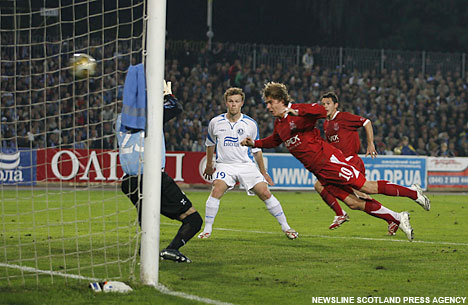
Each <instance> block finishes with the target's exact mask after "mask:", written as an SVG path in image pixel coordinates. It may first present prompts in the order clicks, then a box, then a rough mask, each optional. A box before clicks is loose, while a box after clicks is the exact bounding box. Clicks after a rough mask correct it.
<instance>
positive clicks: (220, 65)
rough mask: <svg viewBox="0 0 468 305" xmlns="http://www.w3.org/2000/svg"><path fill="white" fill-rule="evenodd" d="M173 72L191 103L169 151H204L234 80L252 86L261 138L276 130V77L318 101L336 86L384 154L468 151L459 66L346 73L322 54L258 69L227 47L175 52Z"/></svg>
mask: <svg viewBox="0 0 468 305" xmlns="http://www.w3.org/2000/svg"><path fill="white" fill-rule="evenodd" d="M218 49H221V51H218ZM165 75H166V79H168V80H171V81H172V82H173V92H174V93H175V95H176V96H177V97H178V98H179V99H180V100H181V101H182V102H183V104H184V107H185V113H184V114H183V115H181V116H180V117H179V118H178V119H177V120H174V121H172V122H170V123H169V125H167V127H166V139H168V143H167V148H168V150H188V151H203V150H204V146H203V144H204V137H205V135H206V125H207V123H208V122H209V119H211V118H212V117H214V116H216V115H218V114H220V113H223V112H225V106H224V103H223V93H224V90H225V89H226V88H227V87H229V86H236V87H240V88H242V89H244V91H245V93H246V101H245V104H244V107H243V112H244V113H245V114H247V115H249V116H251V117H252V118H254V119H256V120H257V122H258V124H259V130H260V136H261V137H264V136H268V135H270V134H271V132H272V130H273V120H272V119H271V117H270V116H269V114H268V112H267V111H266V107H265V104H264V103H263V102H262V99H261V96H260V92H261V89H262V88H263V86H264V84H265V83H266V82H268V81H276V82H283V83H285V84H286V85H287V86H288V89H289V92H290V94H291V95H292V97H293V99H294V100H295V101H296V102H298V103H314V102H317V101H318V100H319V97H320V95H321V94H323V93H324V92H326V91H330V90H333V91H335V92H336V93H337V94H338V96H339V98H340V101H341V103H340V104H341V106H340V108H341V110H343V111H349V112H352V113H355V114H358V115H361V116H364V117H366V118H368V119H370V120H371V121H372V123H373V126H374V134H375V142H376V143H375V144H376V148H377V151H378V153H379V154H382V155H390V154H403V155H425V156H446V157H453V156H468V138H467V131H468V124H467V121H466V113H467V103H466V94H467V92H468V88H467V86H468V77H467V78H465V79H462V78H461V75H460V74H459V73H457V72H456V73H453V74H452V73H446V74H445V75H443V74H442V73H441V72H438V73H436V74H435V75H422V74H421V73H415V72H414V71H413V70H412V69H409V70H401V69H400V70H398V71H396V70H393V71H385V70H383V71H382V72H381V73H376V72H375V71H362V72H358V71H346V72H345V73H342V74H339V73H338V72H337V71H332V70H328V69H322V68H321V66H320V61H319V59H317V58H316V59H315V64H314V65H312V66H310V64H309V65H308V63H307V62H304V64H303V65H300V66H298V65H293V66H287V67H284V66H282V65H281V64H277V65H275V66H272V65H265V64H261V65H259V66H258V67H257V68H256V69H255V70H252V69H251V63H250V62H248V61H247V62H246V63H244V64H241V62H240V60H238V58H237V56H236V54H235V52H233V50H232V49H228V50H224V49H223V48H222V46H221V48H215V49H214V50H213V51H212V52H210V51H208V49H203V50H202V52H199V53H197V54H193V53H191V52H190V51H187V50H182V51H181V52H179V53H173V54H171V53H169V54H168V60H167V63H166V71H165ZM361 138H362V139H365V135H363V136H362V137H361ZM362 143H363V144H364V143H366V142H365V140H364V141H362ZM283 151H286V150H284V149H283ZM361 152H365V145H362V146H361Z"/></svg>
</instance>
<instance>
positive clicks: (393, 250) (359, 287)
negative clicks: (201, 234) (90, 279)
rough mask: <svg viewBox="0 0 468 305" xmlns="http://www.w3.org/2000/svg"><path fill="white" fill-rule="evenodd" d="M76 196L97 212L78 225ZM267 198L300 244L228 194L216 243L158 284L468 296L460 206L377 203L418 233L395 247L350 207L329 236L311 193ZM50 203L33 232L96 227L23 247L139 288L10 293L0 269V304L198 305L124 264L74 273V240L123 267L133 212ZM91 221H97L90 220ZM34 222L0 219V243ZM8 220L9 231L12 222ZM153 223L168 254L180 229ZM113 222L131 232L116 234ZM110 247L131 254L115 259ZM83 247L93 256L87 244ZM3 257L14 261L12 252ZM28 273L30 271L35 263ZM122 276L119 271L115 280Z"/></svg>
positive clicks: (228, 295)
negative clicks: (146, 283)
mask: <svg viewBox="0 0 468 305" xmlns="http://www.w3.org/2000/svg"><path fill="white" fill-rule="evenodd" d="M21 195H22V194H20V196H18V193H15V196H16V197H18V198H20V197H24V198H27V197H28V196H29V195H30V194H26V195H24V196H21ZM187 195H188V196H189V198H190V199H191V200H192V202H193V203H194V205H195V207H196V208H197V209H198V210H199V211H200V213H201V214H202V215H203V214H204V203H205V200H206V198H207V196H208V193H207V192H187ZM2 196H3V197H2V202H3V209H5V210H7V211H9V213H6V211H2V213H3V214H14V213H13V212H15V211H17V209H18V207H17V206H16V202H14V201H9V200H5V199H6V198H10V197H11V196H13V195H12V194H10V193H8V192H6V191H3V193H2ZM68 196H70V197H68ZM73 196H78V197H81V196H84V197H85V198H79V200H78V201H80V202H81V201H82V200H83V202H86V200H88V199H89V200H91V201H93V202H95V204H93V205H92V208H91V209H90V208H88V207H87V208H86V211H82V209H79V210H80V211H82V212H83V213H82V214H83V215H78V216H77V215H75V214H76V210H77V209H76V208H71V202H73V200H72V199H74V198H75V197H73ZM275 196H276V197H277V198H278V199H279V200H280V201H281V203H282V205H283V208H284V211H285V213H286V216H287V217H288V221H289V223H290V225H291V227H293V228H294V229H296V230H297V231H298V232H299V234H300V236H299V238H298V239H297V240H288V239H287V238H286V237H285V236H284V235H283V233H282V232H281V230H280V227H279V225H278V224H277V223H276V220H275V219H274V218H273V217H272V216H271V215H270V214H269V213H268V211H267V210H266V209H265V207H264V204H263V203H262V202H261V201H260V200H259V199H257V198H256V197H248V196H247V195H246V194H245V192H230V193H228V194H226V195H225V197H224V198H223V199H222V201H221V207H220V211H219V213H218V217H217V218H216V222H215V229H214V231H213V235H212V238H210V239H208V240H199V239H196V238H195V239H193V240H191V241H190V242H189V243H188V244H187V245H186V246H184V247H183V248H182V249H181V251H182V252H183V253H184V254H186V255H187V256H188V257H190V258H191V259H192V260H193V263H192V264H175V263H173V262H168V261H162V262H161V263H160V275H159V276H160V282H161V283H162V284H164V285H165V286H167V287H168V288H170V289H172V290H175V291H181V292H185V293H188V294H193V295H197V296H199V297H204V298H209V299H215V300H219V301H223V302H229V303H234V304H311V298H312V297H320V296H324V297H326V296H338V297H351V296H354V297H356V298H357V297H367V296H376V297H379V296H380V297H392V296H394V297H398V296H399V297H405V296H415V297H421V296H423V297H434V296H467V294H468V293H467V291H468V269H467V268H468V267H467V266H468V221H467V219H468V196H466V195H444V194H437V195H429V197H430V198H431V200H432V210H431V211H430V212H426V211H424V210H423V209H422V208H420V207H419V206H418V205H417V204H415V203H414V202H413V201H411V200H409V199H406V198H390V197H384V196H376V198H377V199H378V200H380V201H381V202H382V203H384V204H385V205H386V206H387V207H389V208H391V209H393V210H395V211H403V210H407V211H409V212H410V213H411V223H412V225H413V228H414V230H415V241H414V242H413V243H410V242H408V241H406V238H405V236H404V234H403V233H401V232H398V233H397V235H396V236H393V237H390V236H386V229H387V226H386V223H385V222H383V221H381V220H379V219H376V218H373V217H370V216H368V215H367V214H365V213H363V212H358V211H349V209H348V212H349V214H350V217H351V221H350V222H349V223H346V224H344V225H343V226H342V227H341V228H339V229H337V230H335V231H330V230H328V225H329V224H330V222H331V220H332V219H333V214H332V212H331V210H330V209H329V208H328V207H326V206H325V204H323V203H322V202H321V200H320V198H319V196H318V195H317V194H316V193H314V192H293V191H289V192H275ZM16 197H15V198H16ZM49 197H50V195H49ZM111 197H114V198H111ZM41 198H42V197H41ZM109 198H111V199H109ZM52 199H53V201H55V204H56V207H60V209H57V210H56V211H54V212H53V213H52V214H47V213H46V212H43V213H44V215H43V216H42V217H38V216H36V217H35V220H34V221H35V222H36V224H37V223H40V219H42V218H47V217H46V215H49V220H51V219H59V220H60V219H69V220H73V219H76V218H78V219H81V218H84V216H88V215H92V216H93V217H95V219H93V220H92V221H88V222H83V223H80V224H79V225H68V226H59V225H57V226H55V227H54V228H53V229H52V230H51V231H50V229H49V231H48V230H47V229H46V228H45V227H40V228H39V229H38V230H35V232H32V233H31V236H21V238H22V240H25V239H26V240H27V238H34V239H37V240H47V239H48V238H50V235H51V234H52V237H53V238H54V239H53V240H55V237H56V238H57V240H59V239H60V237H62V236H63V237H66V238H67V239H66V241H65V242H63V245H64V246H65V248H66V253H71V254H70V255H66V261H67V263H68V264H69V265H70V270H69V269H66V270H67V272H69V273H75V272H77V271H80V272H81V273H80V274H83V275H85V276H91V275H93V274H94V276H95V277H102V276H101V274H109V275H111V276H122V277H123V278H124V280H126V281H127V282H129V283H130V284H131V285H132V286H133V287H134V288H135V292H133V293H130V294H128V295H122V296H121V295H119V296H115V295H112V294H95V293H92V292H91V291H89V290H88V289H87V288H86V281H82V282H79V281H76V280H70V279H69V280H67V281H66V282H67V283H65V280H63V279H60V278H59V277H57V276H55V277H54V284H51V283H50V276H40V280H39V281H37V280H36V277H26V280H25V282H24V283H23V282H22V280H19V279H14V280H12V281H11V282H10V284H8V282H7V281H6V280H5V279H4V278H5V276H6V272H9V274H17V271H14V270H11V269H8V270H6V268H0V278H2V281H1V282H0V295H1V298H0V304H31V303H34V304H62V303H69V304H85V303H87V304H110V303H111V304H131V303H135V304H202V303H200V302H198V303H197V302H194V301H189V300H186V299H181V298H177V297H173V296H167V295H162V294H161V293H158V292H156V291H155V290H154V289H152V288H149V287H143V286H140V285H138V284H137V282H135V281H132V276H133V274H132V271H131V270H129V269H130V268H131V267H132V264H131V263H127V264H111V265H110V266H108V267H106V268H107V270H104V269H106V268H103V267H96V268H93V269H89V268H88V269H87V267H86V266H84V265H86V264H89V261H90V259H89V258H87V257H86V255H85V254H83V255H81V256H80V259H81V261H82V263H81V265H80V266H79V267H78V266H77V260H76V258H75V257H74V255H73V254H72V253H73V252H74V250H75V248H76V244H77V238H76V237H75V235H76V232H78V233H79V235H80V234H82V235H83V236H84V237H82V238H81V237H80V238H78V241H79V245H80V250H86V249H88V248H89V249H91V248H92V249H93V251H91V250H90V253H93V256H94V257H93V259H94V261H95V262H101V261H103V256H104V255H105V256H106V257H107V258H108V259H109V258H111V260H112V258H115V257H117V254H116V251H121V252H120V257H124V256H125V255H126V256H127V257H131V256H132V255H133V251H134V249H135V240H134V239H133V238H134V225H133V224H134V219H133V217H134V216H135V215H134V211H133V210H131V209H128V208H129V207H131V204H130V202H129V201H128V200H127V199H126V198H125V197H123V196H120V195H118V194H114V193H112V192H96V194H91V195H87V194H78V195H75V194H74V193H70V194H67V196H65V198H63V199H62V200H61V201H60V200H58V199H57V198H52ZM49 200H51V199H50V198H49ZM19 201H20V202H21V200H19ZM28 204H30V203H28ZM42 204H44V202H42ZM49 207H50V206H49ZM131 208H132V207H131ZM116 211H117V212H116ZM55 213H57V214H55ZM60 213H64V214H65V215H61V214H60ZM80 214H81V212H80ZM53 215H55V216H53ZM98 215H99V216H101V217H96V216H98ZM31 217H32V215H22V216H18V215H16V216H8V217H5V216H3V218H0V219H2V221H3V222H5V221H6V222H7V225H6V226H3V224H1V225H2V226H3V228H4V229H2V230H3V231H2V232H3V233H2V235H5V228H8V233H7V235H9V234H11V233H12V232H13V231H14V230H13V228H14V229H15V230H19V229H21V230H24V229H27V223H28V222H31ZM54 217H55V218H54ZM57 217H58V218H57ZM116 217H118V219H117V218H116ZM13 219H15V221H14V222H12V221H11V220H13ZM161 221H162V224H161V247H165V246H166V245H167V244H168V243H169V242H170V240H171V238H172V237H173V235H174V234H175V232H176V231H177V229H178V226H179V223H178V222H176V221H171V220H168V219H167V218H164V217H162V218H161ZM50 222H52V221H50ZM117 223H123V224H124V225H125V226H127V225H130V226H129V227H126V228H119V229H118V230H117V229H116V228H117ZM63 228H64V229H63ZM103 228H106V229H110V230H113V231H110V232H109V234H106V241H107V243H106V244H109V245H112V246H111V247H109V248H104V249H100V248H102V241H101V242H100V241H99V239H100V238H102V237H103V236H102V235H96V236H93V235H89V232H92V231H95V232H102V231H103ZM12 230H13V231H12ZM62 231H63V232H62ZM21 232H23V231H21ZM122 232H124V233H125V234H123V233H122ZM117 233H118V236H117ZM18 235H19V234H18V233H16V234H13V235H12V236H13V238H9V236H6V238H3V237H2V244H0V250H1V251H0V262H2V263H4V262H5V254H4V253H3V252H4V248H5V247H4V244H3V243H7V244H8V245H9V244H10V242H13V240H16V238H17V236H18ZM23 235H24V234H23ZM122 236H124V238H123V237H122ZM10 240H12V241H10ZM16 241H17V240H16ZM118 241H122V242H124V243H125V242H126V243H128V244H127V245H124V246H122V247H121V248H122V249H119V250H117V248H116V247H117V246H116V243H117V242H118ZM87 242H88V245H87V246H86V243H87ZM90 242H92V243H93V247H90V246H89V243H90ZM29 244H32V243H29ZM41 245H48V244H47V243H41ZM61 245H62V242H59V241H57V243H54V247H55V246H56V247H59V246H61ZM2 246H3V248H2ZM87 247H88V248H87ZM94 249H98V250H96V251H94ZM9 250H11V249H10V248H9ZM37 250H39V251H42V252H45V253H47V252H48V251H50V250H49V249H37ZM30 252H32V247H31V246H30V245H29V246H27V247H26V246H25V247H24V249H22V253H23V255H26V254H25V253H28V254H29V255H31V253H30ZM16 254H17V253H16ZM9 255H10V256H9V259H12V257H13V258H14V255H15V253H14V252H12V253H10V254H9ZM49 261H50V260H49ZM62 262H63V257H61V256H57V257H54V259H53V260H52V262H51V263H52V264H53V265H54V266H55V265H58V266H60V264H61V263H62ZM48 263H50V262H48V261H47V260H46V261H45V262H41V264H42V265H40V266H38V267H41V268H44V267H48V266H47V264H48ZM25 264H26V263H25ZM29 266H32V267H34V264H33V263H31V264H29ZM62 267H63V266H62ZM67 267H68V266H67ZM118 268H120V270H114V269H118ZM59 270H64V269H63V268H62V269H59ZM134 271H135V274H134V277H136V278H137V279H138V266H136V267H135V268H134ZM37 282H38V284H36V283H37ZM57 300H60V301H57Z"/></svg>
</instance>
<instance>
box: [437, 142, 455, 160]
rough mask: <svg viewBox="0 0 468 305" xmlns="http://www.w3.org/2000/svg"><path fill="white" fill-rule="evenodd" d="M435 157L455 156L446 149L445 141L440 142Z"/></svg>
mask: <svg viewBox="0 0 468 305" xmlns="http://www.w3.org/2000/svg"><path fill="white" fill-rule="evenodd" d="M436 156H437V157H455V153H454V152H453V151H451V150H449V149H448V145H447V143H446V142H442V143H441V144H440V148H439V149H438V150H437V152H436Z"/></svg>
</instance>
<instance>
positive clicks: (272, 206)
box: [265, 195, 291, 231]
mask: <svg viewBox="0 0 468 305" xmlns="http://www.w3.org/2000/svg"><path fill="white" fill-rule="evenodd" d="M265 205H266V207H267V209H268V211H269V212H270V214H271V215H273V216H275V218H276V220H278V222H279V224H280V225H281V229H282V230H283V231H286V230H289V229H291V227H290V226H289V225H288V221H287V220H286V215H284V212H283V207H282V206H281V203H280V202H279V201H278V199H276V197H275V196H273V195H271V197H270V198H268V199H267V200H265Z"/></svg>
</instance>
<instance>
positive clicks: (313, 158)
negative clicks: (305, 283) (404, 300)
mask: <svg viewBox="0 0 468 305" xmlns="http://www.w3.org/2000/svg"><path fill="white" fill-rule="evenodd" d="M263 99H264V100H265V102H266V104H267V109H268V110H269V111H270V113H271V114H272V115H273V116H274V117H276V120H275V123H274V130H273V134H272V135H271V136H269V137H267V138H264V139H260V140H256V141H254V140H252V139H251V138H245V139H244V140H243V141H242V142H241V144H242V145H246V146H251V147H259V148H260V147H264V148H272V147H276V146H278V145H280V144H281V143H284V144H285V146H286V148H287V149H288V150H289V152H290V153H291V154H292V155H293V156H294V157H296V158H297V159H298V160H299V161H301V163H302V164H303V165H304V166H305V168H307V169H308V170H309V171H311V172H312V173H313V174H314V175H315V176H316V177H317V178H318V179H319V181H320V182H321V184H322V185H324V186H325V187H326V188H327V190H328V191H329V192H330V193H331V194H332V195H333V196H335V197H337V198H338V199H340V200H342V201H343V202H345V203H346V204H347V205H348V206H350V207H352V208H355V209H360V210H363V211H365V212H366V213H368V214H370V215H372V216H374V217H377V218H381V219H384V220H390V221H392V222H395V223H396V224H398V225H399V227H400V228H401V230H402V231H403V232H404V233H405V234H406V236H407V238H408V239H409V240H410V241H411V240H413V229H412V228H411V224H410V222H409V213H408V212H401V213H396V212H394V211H392V210H390V209H388V208H386V207H384V206H383V205H382V204H381V203H380V202H378V201H377V200H375V199H367V200H365V199H361V198H359V197H357V196H356V195H355V194H354V192H353V189H357V190H360V191H362V192H364V193H366V194H384V195H389V196H403V197H408V198H411V199H413V200H415V201H416V202H417V203H418V204H419V205H421V206H423V207H424V208H425V209H426V210H429V209H430V201H429V199H428V198H427V197H426V196H425V195H424V194H423V193H422V190H421V189H417V190H412V189H410V188H407V187H404V186H400V185H396V184H390V183H388V181H384V180H379V181H368V180H366V178H365V177H364V175H363V174H362V173H360V172H359V171H358V170H357V169H356V168H355V167H354V166H352V165H351V164H349V163H348V161H346V159H345V157H344V155H343V153H342V152H341V151H340V150H339V149H337V148H335V147H334V146H332V145H331V144H329V143H327V142H326V141H324V140H323V139H322V138H321V137H320V132H319V131H318V129H317V128H315V124H316V122H317V120H318V119H322V118H325V117H326V110H325V108H324V107H323V106H322V105H319V104H291V98H290V96H289V94H288V91H287V89H286V86H285V85H284V84H281V83H275V82H270V83H268V84H266V85H265V88H264V89H263Z"/></svg>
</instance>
